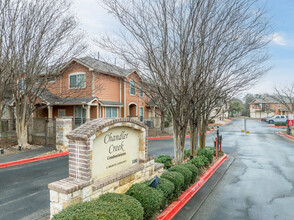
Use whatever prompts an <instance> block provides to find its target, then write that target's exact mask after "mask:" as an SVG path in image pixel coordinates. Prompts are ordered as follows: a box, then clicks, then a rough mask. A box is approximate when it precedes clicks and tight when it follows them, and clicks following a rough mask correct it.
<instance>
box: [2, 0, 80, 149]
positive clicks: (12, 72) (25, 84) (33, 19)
mask: <svg viewBox="0 0 294 220" xmlns="http://www.w3.org/2000/svg"><path fill="white" fill-rule="evenodd" d="M6 4H7V8H8V10H5V12H4V14H2V15H1V16H2V18H1V19H4V22H3V25H2V26H1V27H0V28H1V33H3V32H5V34H4V36H3V38H2V40H3V42H4V43H3V45H5V46H4V47H3V48H2V51H3V53H4V54H7V58H8V67H7V68H6V69H5V72H6V73H7V74H8V75H9V76H10V77H12V82H13V85H12V91H13V99H14V103H15V115H16V130H17V138H18V144H19V145H21V146H23V147H26V146H27V126H28V122H29V120H30V118H31V116H32V113H33V112H34V111H35V110H36V104H37V103H38V102H40V94H41V93H42V92H43V90H44V89H45V88H46V85H47V81H46V77H43V79H44V80H39V79H40V76H41V75H43V76H46V75H50V74H52V73H56V74H57V73H58V71H59V68H60V67H61V65H62V64H64V62H65V61H67V60H68V59H69V57H71V56H74V55H76V54H78V53H80V52H81V51H82V49H83V46H81V44H80V42H81V39H82V38H81V36H80V35H78V34H77V33H78V31H77V22H76V21H75V18H74V17H73V15H72V13H71V12H70V10H69V9H70V3H69V2H68V1H67V0H58V1H46V0H32V1H23V0H6Z"/></svg>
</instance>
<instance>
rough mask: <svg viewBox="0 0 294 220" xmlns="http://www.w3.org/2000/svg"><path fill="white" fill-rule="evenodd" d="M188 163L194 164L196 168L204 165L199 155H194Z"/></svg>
mask: <svg viewBox="0 0 294 220" xmlns="http://www.w3.org/2000/svg"><path fill="white" fill-rule="evenodd" d="M189 163H192V164H194V165H195V166H196V167H197V168H198V169H200V168H202V167H204V166H205V164H204V162H203V161H202V159H201V158H200V157H198V156H197V157H194V158H193V159H192V160H190V161H189Z"/></svg>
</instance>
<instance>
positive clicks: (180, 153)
mask: <svg viewBox="0 0 294 220" xmlns="http://www.w3.org/2000/svg"><path fill="white" fill-rule="evenodd" d="M186 129H187V127H186V128H181V127H180V126H178V125H177V124H176V122H175V121H174V120H173V130H174V161H175V164H181V163H182V162H183V161H184V150H185V142H186Z"/></svg>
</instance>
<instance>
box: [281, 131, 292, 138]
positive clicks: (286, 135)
mask: <svg viewBox="0 0 294 220" xmlns="http://www.w3.org/2000/svg"><path fill="white" fill-rule="evenodd" d="M278 134H281V135H283V136H285V137H287V138H290V139H292V140H294V137H292V136H290V135H288V134H284V133H282V132H280V131H279V132H278Z"/></svg>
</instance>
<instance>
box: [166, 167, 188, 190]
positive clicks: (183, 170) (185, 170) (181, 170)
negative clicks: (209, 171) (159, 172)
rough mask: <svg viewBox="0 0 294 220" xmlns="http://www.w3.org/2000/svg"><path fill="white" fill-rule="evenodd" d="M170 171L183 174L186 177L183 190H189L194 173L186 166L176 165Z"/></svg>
mask: <svg viewBox="0 0 294 220" xmlns="http://www.w3.org/2000/svg"><path fill="white" fill-rule="evenodd" d="M169 171H176V172H179V173H181V174H182V175H183V176H184V185H183V188H182V189H184V190H185V189H187V188H188V187H189V186H190V183H191V179H192V172H191V171H190V170H189V169H188V168H187V167H184V166H180V165H176V166H174V167H171V168H170V169H169Z"/></svg>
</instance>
